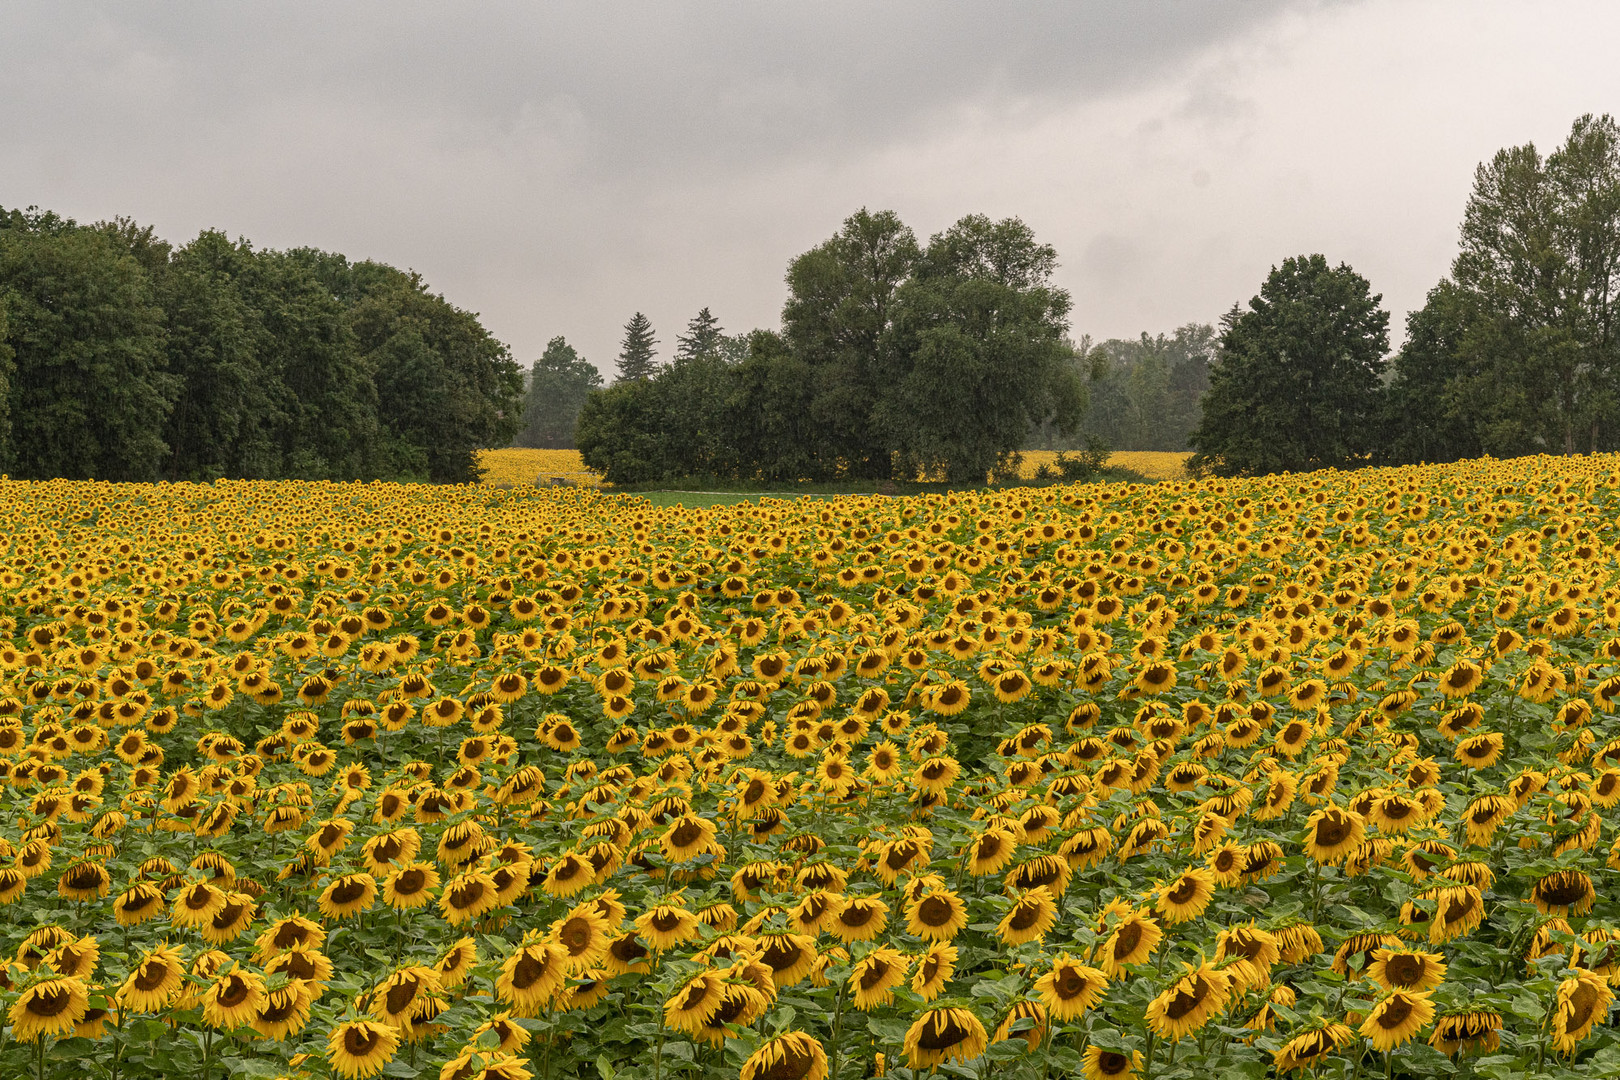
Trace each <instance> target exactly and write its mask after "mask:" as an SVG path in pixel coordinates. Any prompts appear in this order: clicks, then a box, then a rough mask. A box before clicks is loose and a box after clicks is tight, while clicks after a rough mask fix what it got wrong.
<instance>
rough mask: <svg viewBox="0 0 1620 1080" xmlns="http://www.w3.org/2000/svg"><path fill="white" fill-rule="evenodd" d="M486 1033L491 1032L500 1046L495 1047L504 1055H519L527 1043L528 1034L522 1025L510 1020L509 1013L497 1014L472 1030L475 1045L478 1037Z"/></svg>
mask: <svg viewBox="0 0 1620 1080" xmlns="http://www.w3.org/2000/svg"><path fill="white" fill-rule="evenodd" d="M486 1031H493V1032H494V1033H495V1037H496V1038H498V1039H500V1044H499V1045H498V1046H496V1047H495V1049H497V1050H499V1051H500V1052H502V1053H504V1054H516V1053H520V1052H521V1051H522V1050H523V1048H524V1047H525V1046H527V1045H528V1043H529V1032H528V1030H527V1029H526V1028H524V1027H523V1025H522V1024H519V1023H517V1022H516V1021H515V1020H513V1019H512V1014H511V1013H497V1014H496V1015H495V1016H493V1017H491V1018H490V1019H488V1020H485V1021H484V1022H483V1023H482V1024H479V1025H478V1027H477V1028H475V1029H474V1030H473V1038H472V1041H473V1042H474V1043H476V1042H477V1041H478V1036H480V1035H482V1034H483V1033H484V1032H486Z"/></svg>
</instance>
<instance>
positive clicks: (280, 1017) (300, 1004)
mask: <svg viewBox="0 0 1620 1080" xmlns="http://www.w3.org/2000/svg"><path fill="white" fill-rule="evenodd" d="M309 1006H310V998H309V991H308V987H306V986H305V985H304V983H302V982H301V981H299V980H298V979H293V980H292V981H291V982H289V983H287V985H286V986H283V987H279V988H277V989H275V990H266V991H265V993H264V996H263V998H261V999H260V1001H259V1004H258V1007H257V1008H256V1009H255V1010H254V1011H253V1015H252V1016H251V1017H250V1018H249V1020H248V1025H249V1026H250V1027H252V1028H253V1030H254V1031H256V1032H258V1033H259V1034H260V1035H262V1036H263V1037H265V1038H266V1039H285V1038H288V1037H290V1036H292V1035H296V1034H298V1033H299V1032H300V1031H302V1030H304V1025H305V1024H307V1023H309Z"/></svg>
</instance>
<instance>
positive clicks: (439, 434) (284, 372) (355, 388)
mask: <svg viewBox="0 0 1620 1080" xmlns="http://www.w3.org/2000/svg"><path fill="white" fill-rule="evenodd" d="M0 312H4V318H3V322H0V380H3V383H4V386H3V393H0V398H3V401H0V416H9V417H10V419H11V421H12V426H11V428H10V430H9V431H7V429H6V427H5V425H4V423H3V422H0V461H3V462H4V464H5V466H6V468H7V469H8V470H9V471H10V473H11V474H12V475H14V476H19V477H30V478H47V477H95V478H98V479H123V480H152V479H158V478H165V479H174V480H211V479H214V478H216V477H244V478H270V477H296V478H307V479H335V480H359V479H371V478H379V477H386V478H400V479H421V480H433V481H466V480H473V479H476V477H477V475H478V466H477V460H476V457H475V453H476V451H477V450H478V449H479V448H480V447H486V446H503V445H506V444H507V443H508V442H509V441H510V439H511V437H512V434H513V433H514V432H515V431H516V430H517V426H518V419H519V415H520V412H521V409H522V405H523V399H522V376H521V372H520V371H519V370H518V368H517V365H516V364H515V363H514V362H513V361H512V359H511V357H510V355H509V353H508V350H507V348H506V346H505V345H503V344H501V343H500V342H499V341H497V340H495V338H494V337H492V336H491V335H490V334H489V332H488V331H487V330H486V329H485V328H484V327H483V326H482V324H481V323H480V322H479V320H478V316H477V315H475V314H473V313H471V312H467V311H463V310H461V309H459V308H457V307H455V306H454V305H452V304H450V303H449V302H448V301H446V300H445V299H444V298H443V297H442V296H438V295H436V294H434V293H432V292H431V291H430V290H429V289H428V287H427V285H426V284H425V283H424V282H423V281H422V279H421V278H420V276H419V275H416V274H414V273H407V272H405V271H401V270H397V269H395V268H393V267H390V266H386V265H383V264H381V263H375V262H358V263H351V262H350V261H349V260H348V259H346V258H344V257H343V256H342V255H336V254H332V253H328V252H322V251H317V250H314V249H307V248H306V249H298V250H293V251H270V250H263V251H261V250H255V249H254V248H253V246H252V245H251V244H250V243H248V242H247V241H246V240H241V239H238V240H234V241H233V240H231V239H229V238H228V237H227V236H226V235H225V234H224V233H221V232H217V231H211V230H210V231H204V232H203V233H201V234H199V235H198V236H197V237H196V238H195V239H194V240H192V241H191V242H190V243H188V244H186V245H184V246H182V247H179V248H175V247H173V246H171V245H170V244H168V243H166V242H165V241H163V240H161V239H159V238H158V237H157V236H155V235H154V233H153V232H152V230H151V229H150V228H149V227H143V226H139V225H136V224H135V223H133V222H130V221H127V220H123V219H120V220H118V221H114V222H110V223H101V224H97V225H90V226H81V225H79V224H77V223H75V222H73V221H71V220H68V219H65V218H62V217H60V216H58V215H56V214H53V213H50V212H48V211H36V210H29V211H17V210H12V211H6V210H3V209H0Z"/></svg>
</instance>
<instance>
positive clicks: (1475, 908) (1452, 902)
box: [1429, 885, 1485, 945]
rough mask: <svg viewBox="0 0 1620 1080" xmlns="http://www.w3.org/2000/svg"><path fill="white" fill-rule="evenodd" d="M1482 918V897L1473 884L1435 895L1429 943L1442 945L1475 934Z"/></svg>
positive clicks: (1483, 906)
mask: <svg viewBox="0 0 1620 1080" xmlns="http://www.w3.org/2000/svg"><path fill="white" fill-rule="evenodd" d="M1484 918H1485V898H1484V896H1483V894H1482V893H1481V892H1480V890H1479V888H1478V887H1476V886H1474V885H1455V886H1452V887H1450V888H1445V889H1441V890H1440V891H1439V892H1438V893H1436V894H1435V911H1434V919H1433V920H1432V921H1431V922H1430V923H1429V943H1430V944H1431V945H1444V944H1445V943H1446V942H1448V941H1451V940H1452V939H1454V938H1459V937H1462V936H1464V935H1466V934H1470V933H1472V932H1473V931H1474V928H1475V927H1477V926H1478V925H1479V924H1480V923H1481V922H1482V921H1484Z"/></svg>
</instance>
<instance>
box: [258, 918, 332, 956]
mask: <svg viewBox="0 0 1620 1080" xmlns="http://www.w3.org/2000/svg"><path fill="white" fill-rule="evenodd" d="M325 943H326V931H325V930H322V929H321V927H320V924H319V923H316V922H313V921H312V920H310V919H306V918H304V917H303V916H302V915H289V916H287V917H285V918H282V919H277V920H276V921H275V922H273V923H271V924H270V925H269V927H267V928H266V929H265V931H264V932H263V933H261V934H260V935H259V937H258V939H257V940H256V941H255V942H254V954H253V958H254V961H255V962H256V963H258V964H259V966H260V967H263V966H264V965H265V964H267V963H268V962H269V961H270V959H271V958H272V957H274V956H278V955H280V954H281V953H284V952H287V951H289V950H291V949H296V948H298V947H300V946H304V947H307V948H310V949H316V950H319V949H320V947H321V946H322V945H323V944H325Z"/></svg>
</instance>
